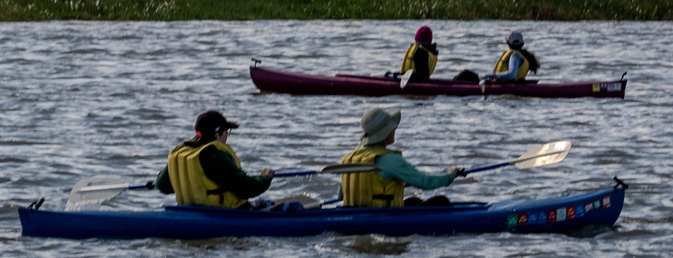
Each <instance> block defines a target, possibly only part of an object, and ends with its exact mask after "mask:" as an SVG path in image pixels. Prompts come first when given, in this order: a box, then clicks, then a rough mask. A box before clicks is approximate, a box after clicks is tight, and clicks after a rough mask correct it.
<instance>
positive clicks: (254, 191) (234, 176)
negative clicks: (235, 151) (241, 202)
mask: <svg viewBox="0 0 673 258" xmlns="http://www.w3.org/2000/svg"><path fill="white" fill-rule="evenodd" d="M199 161H200V162H201V167H203V172H204V173H205V174H206V177H208V178H209V179H210V180H212V181H213V182H215V183H216V184H217V185H219V186H220V187H221V188H222V189H223V190H226V191H231V192H232V193H234V194H235V195H236V196H238V197H239V198H251V197H255V196H258V195H260V194H262V193H264V192H265V191H266V190H267V189H269V186H271V179H272V177H268V176H248V175H247V174H246V173H245V171H243V170H242V169H240V168H238V167H237V166H236V162H235V161H234V157H232V156H231V155H229V153H227V152H224V151H220V150H218V149H217V148H215V147H214V146H210V147H207V148H205V149H203V150H202V151H201V154H200V155H199Z"/></svg>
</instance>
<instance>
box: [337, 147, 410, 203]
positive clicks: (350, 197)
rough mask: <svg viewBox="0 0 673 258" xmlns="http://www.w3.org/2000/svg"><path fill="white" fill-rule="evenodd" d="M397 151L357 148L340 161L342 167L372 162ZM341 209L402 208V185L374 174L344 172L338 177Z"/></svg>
mask: <svg viewBox="0 0 673 258" xmlns="http://www.w3.org/2000/svg"><path fill="white" fill-rule="evenodd" d="M388 153H398V154H400V155H402V152H401V151H396V150H389V149H386V148H383V147H365V148H357V149H355V151H353V152H351V153H349V154H347V155H346V156H344V157H343V158H341V163H342V164H350V163H372V164H374V163H375V159H376V157H378V156H382V155H385V154H388ZM341 189H342V192H343V205H344V206H357V207H402V206H404V182H403V181H401V180H399V179H393V180H386V179H384V178H383V177H381V176H380V175H379V173H378V172H368V173H348V174H342V175H341Z"/></svg>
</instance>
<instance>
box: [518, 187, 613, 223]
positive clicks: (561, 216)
mask: <svg viewBox="0 0 673 258" xmlns="http://www.w3.org/2000/svg"><path fill="white" fill-rule="evenodd" d="M610 205H611V204H610V195H605V196H603V197H601V198H599V199H596V200H593V201H591V202H587V203H584V204H575V206H566V207H559V208H555V209H551V210H546V211H535V212H523V213H514V214H511V215H509V216H508V217H507V227H508V228H513V227H516V226H522V225H535V224H545V223H552V222H562V221H566V220H571V219H576V218H581V217H584V216H585V215H586V214H587V213H589V212H591V211H593V210H596V209H606V208H609V207H610Z"/></svg>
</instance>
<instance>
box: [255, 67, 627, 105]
mask: <svg viewBox="0 0 673 258" xmlns="http://www.w3.org/2000/svg"><path fill="white" fill-rule="evenodd" d="M250 78H251V79H252V82H253V83H254V84H255V86H256V87H257V88H258V89H259V90H260V91H261V92H271V93H287V94H293V95H360V96H386V95H430V96H436V95H448V96H472V95H505V94H508V95H516V96H524V97H540V98H580V97H595V98H624V95H625V92H626V82H627V80H619V81H593V82H570V83H559V84H538V81H525V82H521V83H500V84H486V85H485V86H484V92H483V93H482V89H481V86H479V84H478V83H477V82H468V81H453V80H425V81H421V82H409V83H408V84H407V85H406V86H405V87H404V89H402V88H400V80H399V79H393V78H384V77H370V76H357V75H337V76H321V75H308V74H302V73H295V72H286V71H280V70H274V69H267V68H262V67H256V66H251V67H250Z"/></svg>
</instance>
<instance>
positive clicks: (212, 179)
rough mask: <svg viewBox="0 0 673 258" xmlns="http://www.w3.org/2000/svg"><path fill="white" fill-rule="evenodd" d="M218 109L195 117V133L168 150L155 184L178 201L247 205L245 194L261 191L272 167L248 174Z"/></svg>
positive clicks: (232, 125) (228, 124)
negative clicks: (173, 194)
mask: <svg viewBox="0 0 673 258" xmlns="http://www.w3.org/2000/svg"><path fill="white" fill-rule="evenodd" d="M235 128H238V124H236V123H233V122H228V121H227V119H226V118H225V117H224V116H223V115H222V114H221V113H219V112H217V111H206V112H204V113H202V114H201V115H199V117H198V118H197V119H196V125H194V129H195V130H196V136H194V138H192V139H190V140H188V141H185V142H183V143H181V144H180V145H178V146H177V147H175V148H174V149H173V150H172V151H171V152H170V154H168V165H166V167H165V168H164V169H163V170H161V172H159V175H158V176H157V181H156V185H157V188H158V189H159V190H160V191H161V192H162V193H165V194H170V193H175V198H176V200H177V202H178V204H180V205H203V206H212V207H223V208H238V209H250V208H252V205H251V204H250V203H249V202H248V200H247V199H248V198H252V197H255V196H258V195H260V194H262V193H264V192H265V191H266V190H267V189H269V186H270V185H271V180H272V179H273V175H274V173H275V171H273V170H272V169H269V168H265V169H262V171H261V173H260V175H259V176H248V175H247V174H246V173H245V172H244V171H243V170H242V169H241V163H240V161H239V160H238V157H237V156H236V153H235V152H234V150H233V149H231V147H230V146H229V145H228V144H227V143H226V142H227V138H228V137H229V136H230V135H231V129H235Z"/></svg>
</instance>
